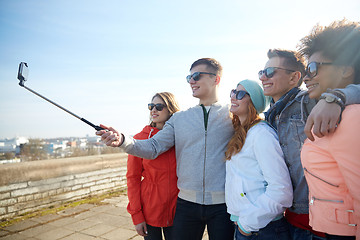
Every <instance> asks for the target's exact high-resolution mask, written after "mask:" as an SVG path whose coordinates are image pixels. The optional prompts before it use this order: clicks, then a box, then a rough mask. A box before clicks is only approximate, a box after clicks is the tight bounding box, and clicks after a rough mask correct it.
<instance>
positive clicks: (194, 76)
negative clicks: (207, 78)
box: [186, 72, 216, 83]
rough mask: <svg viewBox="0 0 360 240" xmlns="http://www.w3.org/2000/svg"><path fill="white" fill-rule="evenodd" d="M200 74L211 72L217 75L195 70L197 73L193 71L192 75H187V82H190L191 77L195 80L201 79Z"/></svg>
mask: <svg viewBox="0 0 360 240" xmlns="http://www.w3.org/2000/svg"><path fill="white" fill-rule="evenodd" d="M200 74H209V75H214V76H216V74H215V73H209V72H195V73H193V74H191V75H187V76H186V80H187V82H188V83H190V80H191V78H192V79H194V81H195V82H197V81H199V80H200Z"/></svg>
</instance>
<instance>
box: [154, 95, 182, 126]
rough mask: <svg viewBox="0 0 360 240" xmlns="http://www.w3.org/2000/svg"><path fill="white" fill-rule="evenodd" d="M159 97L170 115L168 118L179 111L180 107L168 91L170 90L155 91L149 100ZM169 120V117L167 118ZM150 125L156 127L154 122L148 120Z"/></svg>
mask: <svg viewBox="0 0 360 240" xmlns="http://www.w3.org/2000/svg"><path fill="white" fill-rule="evenodd" d="M156 97H158V98H160V99H161V100H163V102H164V103H165V106H166V109H167V110H168V111H169V113H170V116H169V118H170V117H171V116H172V115H173V114H174V113H176V112H178V111H180V107H179V103H178V101H177V100H176V98H175V96H174V94H172V93H170V92H160V93H156V94H155V95H154V96H153V97H152V98H151V100H154V98H156ZM167 120H169V119H167ZM150 126H152V127H156V123H154V122H152V121H151V122H150Z"/></svg>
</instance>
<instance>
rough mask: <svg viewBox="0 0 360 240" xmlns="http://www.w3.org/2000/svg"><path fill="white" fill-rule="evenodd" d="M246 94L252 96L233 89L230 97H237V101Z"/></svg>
mask: <svg viewBox="0 0 360 240" xmlns="http://www.w3.org/2000/svg"><path fill="white" fill-rule="evenodd" d="M246 94H247V95H249V96H250V94H249V93H248V92H246V91H244V90H240V91H236V89H233V90H231V92H230V97H233V96H236V99H237V100H241V99H243V98H244V97H245V95H246Z"/></svg>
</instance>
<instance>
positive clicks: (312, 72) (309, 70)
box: [305, 62, 333, 78]
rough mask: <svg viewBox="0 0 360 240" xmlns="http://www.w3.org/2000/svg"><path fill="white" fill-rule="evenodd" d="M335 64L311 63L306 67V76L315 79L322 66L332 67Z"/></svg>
mask: <svg viewBox="0 0 360 240" xmlns="http://www.w3.org/2000/svg"><path fill="white" fill-rule="evenodd" d="M331 64H333V63H329V62H311V63H309V64H308V65H307V67H306V72H305V76H307V77H309V78H313V77H315V76H316V75H317V74H318V69H319V66H320V65H331Z"/></svg>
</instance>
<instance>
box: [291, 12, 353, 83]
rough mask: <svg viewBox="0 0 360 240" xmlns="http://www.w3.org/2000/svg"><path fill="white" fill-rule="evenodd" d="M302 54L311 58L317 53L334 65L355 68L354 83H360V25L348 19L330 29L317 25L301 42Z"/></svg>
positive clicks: (336, 22) (338, 22) (331, 26)
mask: <svg viewBox="0 0 360 240" xmlns="http://www.w3.org/2000/svg"><path fill="white" fill-rule="evenodd" d="M300 42H301V43H300V44H299V46H298V48H299V52H300V54H302V55H303V56H305V57H306V58H310V56H311V55H313V54H314V53H315V52H321V54H322V55H323V56H324V57H326V58H329V59H331V60H332V61H333V63H334V64H337V65H342V66H351V67H353V68H354V81H355V83H359V82H360V75H359V71H360V53H359V50H360V25H359V22H351V21H348V20H346V19H343V20H341V21H334V22H332V23H331V24H330V25H329V26H328V27H323V26H320V25H319V24H317V25H316V26H315V27H314V28H313V29H312V31H311V33H310V34H309V35H308V36H306V37H304V38H302V39H301V40H300Z"/></svg>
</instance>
